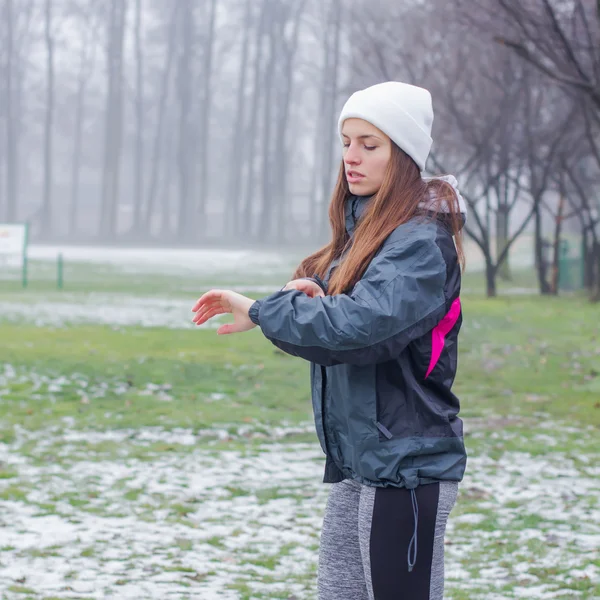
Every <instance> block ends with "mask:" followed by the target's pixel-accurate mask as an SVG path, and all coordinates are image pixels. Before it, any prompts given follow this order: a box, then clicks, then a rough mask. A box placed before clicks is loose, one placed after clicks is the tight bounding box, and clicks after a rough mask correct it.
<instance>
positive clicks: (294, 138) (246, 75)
mask: <svg viewBox="0 0 600 600" xmlns="http://www.w3.org/2000/svg"><path fill="white" fill-rule="evenodd" d="M599 11H600V5H599V4H598V3H597V2H592V1H584V0H567V1H565V0H538V1H536V2H528V3H526V4H523V3H522V2H520V1H518V0H460V1H458V2H452V3H449V2H445V1H443V0H428V1H427V2H420V1H417V0H415V1H403V2H400V1H398V0H368V1H367V0H344V1H343V2H342V0H293V1H292V0H177V1H173V2H167V1H165V0H106V1H102V2H99V1H97V0H1V1H0V222H8V223H11V222H28V223H29V224H30V240H31V241H32V242H34V243H38V244H39V243H73V244H95V245H111V246H116V245H141V246H144V247H147V246H149V245H160V246H169V247H173V246H180V245H181V246H189V247H202V248H210V247H217V246H219V247H243V248H248V247H266V248H273V249H277V248H283V247H286V248H288V247H292V246H300V247H303V248H308V249H311V250H313V249H316V247H317V246H319V245H322V244H324V243H326V242H327V241H328V237H329V223H328V218H327V206H328V204H329V199H330V195H331V191H332V186H333V184H334V181H335V177H336V174H337V169H338V166H339V161H340V158H341V152H340V149H341V145H340V142H339V140H338V138H337V132H336V126H337V117H338V115H339V111H340V109H341V107H342V105H343V103H344V102H345V100H346V99H347V97H348V96H349V95H350V94H351V93H352V92H354V91H355V90H357V89H359V88H362V87H365V86H367V85H371V84H374V83H377V82H380V81H384V80H389V79H395V80H400V81H406V82H409V83H412V84H415V85H420V86H424V87H427V88H428V89H430V90H431V92H432V95H433V100H434V112H435V120H434V132H433V139H434V146H433V150H432V155H431V157H430V160H429V163H428V171H429V173H430V174H439V173H453V174H455V175H456V176H457V178H458V180H459V185H460V187H461V190H462V192H463V195H464V196H465V197H466V199H467V201H468V204H469V207H470V215H469V223H468V227H467V231H466V233H467V235H468V237H469V240H470V246H469V247H470V248H475V249H477V248H478V249H479V251H480V252H481V255H480V256H482V257H483V262H484V264H485V272H486V278H487V292H488V294H489V295H494V294H495V289H496V283H495V280H496V277H497V276H501V277H510V260H509V259H510V250H511V248H513V245H514V244H515V242H517V243H518V240H519V237H520V236H522V235H524V234H525V235H527V236H530V238H531V239H530V238H529V237H528V238H527V242H526V244H527V248H528V252H529V253H530V254H531V255H532V257H533V260H532V262H535V265H536V266H537V279H538V285H539V289H540V291H541V292H542V293H553V292H556V290H557V285H556V275H555V274H554V275H553V266H556V265H557V264H558V258H559V244H560V241H561V237H562V236H565V235H572V236H576V240H577V241H576V245H577V247H581V248H582V252H583V254H584V256H583V259H584V260H585V263H586V287H588V288H589V289H590V290H592V294H594V293H595V294H596V295H597V294H598V291H597V290H598V280H599V279H600V275H599V274H598V271H599V270H600V269H599V267H598V265H599V264H600V250H599V248H600V246H599V244H598V240H599V239H600V238H599V236H600V230H599V226H598V222H599V216H598V208H599V202H600V200H599V198H600V195H599V193H598V191H599V187H598V183H599V176H600V139H599V136H598V130H599V124H600V50H599V47H600V12H599ZM554 271H556V269H555V270H554ZM594 290H595V292H594Z"/></svg>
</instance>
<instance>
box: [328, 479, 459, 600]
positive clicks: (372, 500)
mask: <svg viewBox="0 0 600 600" xmlns="http://www.w3.org/2000/svg"><path fill="white" fill-rule="evenodd" d="M457 492H458V483H456V482H446V481H445V482H440V483H432V484H429V485H422V486H419V487H418V488H416V489H415V490H407V489H405V488H373V487H368V486H365V485H361V484H360V483H357V482H355V481H352V480H349V479H346V480H344V481H342V482H340V483H334V484H332V487H331V491H330V494H329V499H328V501H327V508H326V510H325V518H324V520H323V531H322V533H321V548H320V552H319V572H318V588H319V600H442V599H443V597H444V533H445V530H446V522H447V521H448V515H449V514H450V511H451V510H452V507H453V506H454V504H455V502H456V496H457Z"/></svg>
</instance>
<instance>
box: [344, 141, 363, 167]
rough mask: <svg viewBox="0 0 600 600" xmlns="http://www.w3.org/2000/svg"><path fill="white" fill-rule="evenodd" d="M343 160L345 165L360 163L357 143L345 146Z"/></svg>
mask: <svg viewBox="0 0 600 600" xmlns="http://www.w3.org/2000/svg"><path fill="white" fill-rule="evenodd" d="M344 162H345V163H346V164H347V165H359V164H360V163H361V158H360V151H359V149H358V146H357V145H354V144H352V143H351V144H350V146H348V148H346V153H345V154H344Z"/></svg>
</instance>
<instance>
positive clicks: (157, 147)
mask: <svg viewBox="0 0 600 600" xmlns="http://www.w3.org/2000/svg"><path fill="white" fill-rule="evenodd" d="M178 6H179V3H176V4H173V9H172V10H173V12H172V14H171V23H170V25H169V41H168V47H167V57H166V60H165V67H164V71H163V76H162V82H161V89H160V100H159V104H158V116H157V122H156V133H155V135H154V148H153V151H152V165H151V168H150V185H149V188H148V202H147V206H146V212H145V214H144V216H143V221H144V230H145V231H147V233H148V235H149V236H152V217H153V215H154V205H155V204H156V196H157V191H158V175H159V170H160V163H161V156H162V144H163V131H164V123H165V112H166V106H167V99H168V97H169V82H170V80H171V66H172V64H173V54H174V49H175V43H176V39H177V11H178Z"/></svg>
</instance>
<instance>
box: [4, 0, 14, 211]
mask: <svg viewBox="0 0 600 600" xmlns="http://www.w3.org/2000/svg"><path fill="white" fill-rule="evenodd" d="M5 8H6V32H5V35H6V38H5V40H6V76H5V77H6V92H5V100H6V104H5V106H6V112H5V116H6V118H5V124H6V125H5V126H6V163H5V164H6V201H5V211H4V214H5V215H6V217H5V218H6V220H7V221H8V222H9V223H10V222H13V221H16V219H17V135H16V119H15V113H16V110H15V108H16V107H15V106H14V101H13V100H14V97H13V89H14V85H13V84H14V79H15V71H14V64H15V52H14V22H13V19H14V12H13V0H6V7H5Z"/></svg>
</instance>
